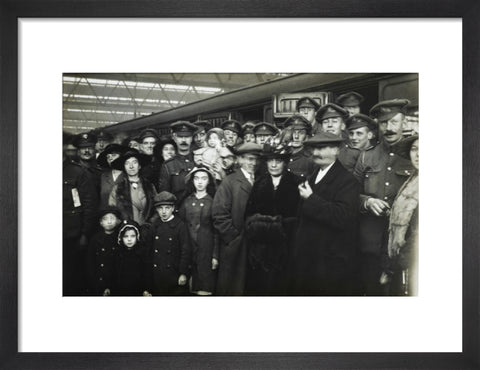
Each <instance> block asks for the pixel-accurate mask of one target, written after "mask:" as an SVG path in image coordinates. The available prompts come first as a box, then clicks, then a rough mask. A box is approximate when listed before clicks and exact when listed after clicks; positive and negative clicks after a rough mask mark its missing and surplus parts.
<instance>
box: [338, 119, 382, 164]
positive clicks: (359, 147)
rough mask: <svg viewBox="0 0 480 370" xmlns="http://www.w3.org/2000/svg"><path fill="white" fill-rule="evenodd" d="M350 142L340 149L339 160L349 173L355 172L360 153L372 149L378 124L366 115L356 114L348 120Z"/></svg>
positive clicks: (346, 123)
mask: <svg viewBox="0 0 480 370" xmlns="http://www.w3.org/2000/svg"><path fill="white" fill-rule="evenodd" d="M345 125H346V126H347V131H348V136H349V140H348V142H346V143H344V144H343V145H342V147H341V149H340V154H339V156H338V160H339V161H340V163H342V164H343V167H345V168H346V169H347V171H349V172H353V169H354V168H355V165H356V163H357V160H358V157H359V156H360V153H361V152H362V151H364V150H367V149H370V148H371V147H372V143H371V142H372V140H373V138H374V137H375V135H374V132H375V130H376V126H377V124H376V122H375V121H374V120H373V119H371V118H370V117H369V116H367V115H365V114H361V113H358V114H355V115H353V116H350V117H349V118H347V120H346V122H345Z"/></svg>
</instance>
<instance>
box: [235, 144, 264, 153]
mask: <svg viewBox="0 0 480 370" xmlns="http://www.w3.org/2000/svg"><path fill="white" fill-rule="evenodd" d="M262 149H263V147H262V146H261V145H260V144H257V143H243V144H240V145H238V146H236V147H234V148H233V150H234V151H235V154H236V155H242V154H255V155H260V154H262Z"/></svg>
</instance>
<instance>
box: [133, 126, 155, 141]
mask: <svg viewBox="0 0 480 370" xmlns="http://www.w3.org/2000/svg"><path fill="white" fill-rule="evenodd" d="M146 137H153V138H155V140H157V141H158V133H157V130H154V129H153V128H146V129H145V130H142V131H141V132H140V134H139V135H138V140H140V142H142V141H143V139H145V138H146Z"/></svg>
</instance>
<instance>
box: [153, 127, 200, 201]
mask: <svg viewBox="0 0 480 370" xmlns="http://www.w3.org/2000/svg"><path fill="white" fill-rule="evenodd" d="M170 129H171V131H172V139H173V140H174V141H175V143H176V144H177V155H176V156H175V157H173V158H170V159H168V160H166V161H165V162H164V163H163V164H162V167H161V169H160V177H159V180H158V187H157V188H158V191H159V192H162V191H168V192H170V193H172V194H174V195H175V197H176V198H177V208H178V207H179V206H180V204H181V203H182V201H183V197H184V190H185V176H186V175H187V174H188V173H189V172H190V171H191V170H192V169H193V167H195V163H194V162H193V153H192V150H191V146H192V140H193V134H194V132H195V131H196V130H197V127H195V126H194V125H192V124H191V123H190V122H187V121H177V122H174V123H172V124H171V125H170Z"/></svg>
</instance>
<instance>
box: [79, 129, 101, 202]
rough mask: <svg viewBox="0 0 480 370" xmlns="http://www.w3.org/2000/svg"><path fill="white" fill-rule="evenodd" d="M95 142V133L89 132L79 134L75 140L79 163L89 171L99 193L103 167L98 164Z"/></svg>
mask: <svg viewBox="0 0 480 370" xmlns="http://www.w3.org/2000/svg"><path fill="white" fill-rule="evenodd" d="M95 143H96V137H95V135H93V134H91V133H87V132H86V133H82V134H78V135H77V136H76V137H75V139H74V141H73V145H74V146H75V147H76V148H77V158H78V164H80V166H82V167H83V168H84V169H85V170H86V171H87V173H88V174H89V176H90V179H91V181H92V182H93V184H94V186H95V190H96V192H97V194H99V193H100V175H101V173H102V168H101V167H100V166H99V165H98V163H97V159H96V157H95Z"/></svg>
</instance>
